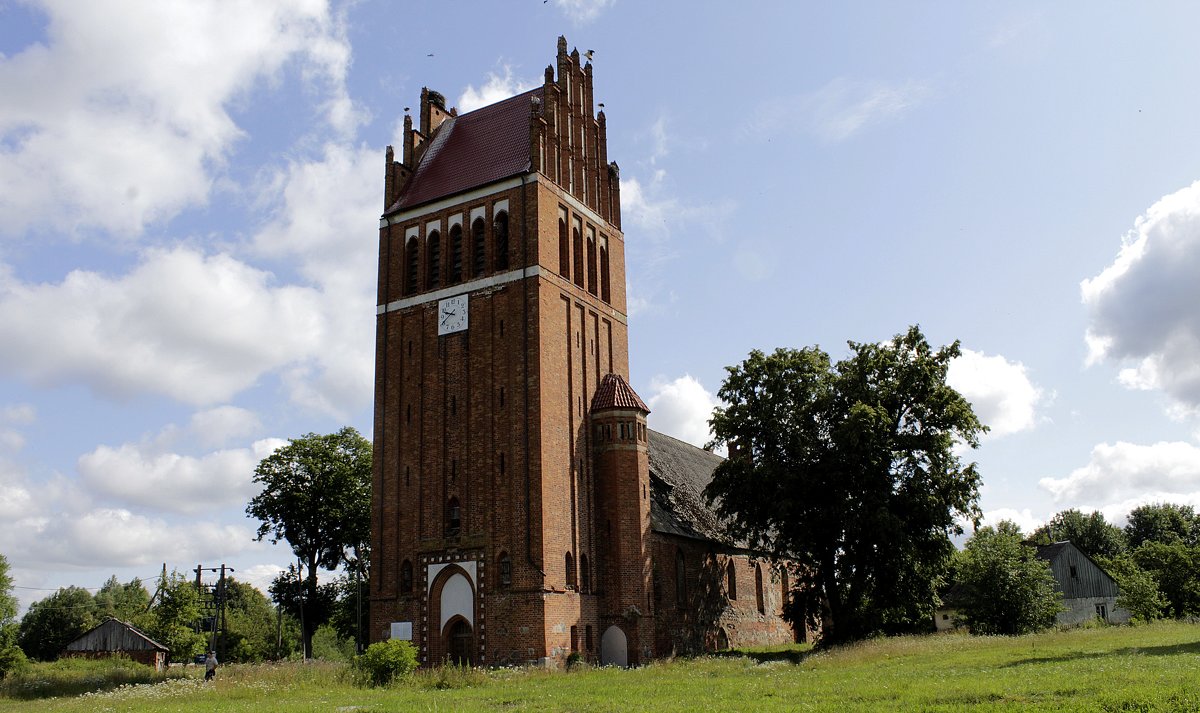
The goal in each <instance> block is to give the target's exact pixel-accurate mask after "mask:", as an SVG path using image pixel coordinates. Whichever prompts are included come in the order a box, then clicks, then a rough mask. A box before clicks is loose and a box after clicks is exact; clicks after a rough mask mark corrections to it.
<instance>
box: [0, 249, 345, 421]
mask: <svg viewBox="0 0 1200 713" xmlns="http://www.w3.org/2000/svg"><path fill="white" fill-rule="evenodd" d="M2 269H3V268H2V267H0V270H2ZM273 282H274V280H273V276H272V275H271V274H270V273H267V272H263V271H261V270H258V269H255V268H253V267H250V266H249V265H246V264H245V263H242V262H239V261H238V260H236V259H234V258H232V257H230V256H229V255H225V254H218V255H212V256H206V255H203V254H200V253H198V252H196V251H195V250H192V249H190V248H184V247H177V248H174V249H171V250H152V251H149V252H147V253H146V254H145V255H144V256H143V259H142V261H141V263H140V264H139V265H137V266H136V267H135V268H134V269H133V271H132V272H130V273H128V274H126V275H124V276H122V277H120V278H116V279H113V278H109V277H105V276H103V275H100V274H98V273H95V272H86V271H83V270H76V271H73V272H71V273H70V274H68V275H67V277H66V278H65V279H64V280H63V281H62V282H61V283H58V284H37V285H34V284H27V283H23V282H20V281H19V280H17V279H15V278H13V277H12V276H11V274H8V273H5V272H3V271H0V365H3V366H5V367H6V368H8V369H9V370H11V371H12V372H16V373H19V374H21V375H24V376H25V377H26V378H28V379H30V380H32V381H34V382H36V383H40V384H57V383H62V382H67V381H82V382H84V383H87V384H88V385H90V386H91V387H92V388H94V389H96V390H97V391H99V392H102V393H108V394H114V395H118V396H127V395H131V394H135V393H142V392H152V393H161V394H165V395H167V396H170V397H173V398H176V399H179V400H181V401H184V402H187V403H193V404H211V403H219V402H224V401H229V400H230V397H232V396H233V395H234V394H236V393H237V392H239V391H241V390H242V389H245V388H247V387H249V386H251V385H253V384H254V383H255V381H256V380H257V379H258V378H259V377H260V376H261V375H262V374H263V373H265V372H267V371H270V370H271V369H274V368H277V367H279V366H282V365H284V364H288V363H292V362H295V361H298V360H302V359H304V358H308V357H312V356H313V355H316V354H318V353H320V351H321V350H322V349H323V348H325V346H326V339H327V338H328V331H329V325H328V322H327V319H328V316H327V315H325V314H323V309H322V308H323V304H322V296H321V295H320V294H319V293H318V292H317V291H316V290H313V289H310V288H303V287H286V286H285V287H275V286H274V285H273V284H272V283H273ZM339 317H340V315H339Z"/></svg>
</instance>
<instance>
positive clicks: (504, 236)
mask: <svg viewBox="0 0 1200 713" xmlns="http://www.w3.org/2000/svg"><path fill="white" fill-rule="evenodd" d="M492 232H493V234H494V236H495V241H496V269H497V270H507V269H508V212H507V211H503V210H502V211H500V212H499V213H497V214H496V221H495V224H494V225H493V226H492Z"/></svg>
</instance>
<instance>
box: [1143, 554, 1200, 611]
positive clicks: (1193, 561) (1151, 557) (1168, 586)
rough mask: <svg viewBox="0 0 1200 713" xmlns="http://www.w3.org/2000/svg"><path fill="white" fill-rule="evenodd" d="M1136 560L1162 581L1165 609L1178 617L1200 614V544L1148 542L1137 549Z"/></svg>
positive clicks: (1159, 582)
mask: <svg viewBox="0 0 1200 713" xmlns="http://www.w3.org/2000/svg"><path fill="white" fill-rule="evenodd" d="M1133 561H1134V562H1136V563H1137V565H1138V567H1140V568H1141V569H1142V570H1143V571H1145V572H1148V573H1149V574H1150V575H1151V576H1152V577H1154V581H1155V582H1156V583H1157V584H1158V589H1159V591H1160V592H1162V595H1163V599H1165V600H1166V607H1165V612H1166V613H1167V614H1169V615H1170V616H1173V617H1175V618H1182V617H1187V616H1200V577H1198V576H1197V572H1198V571H1200V547H1189V546H1187V545H1186V544H1184V543H1182V542H1178V541H1177V542H1173V543H1170V544H1168V543H1165V542H1157V541H1153V540H1151V541H1146V542H1143V543H1142V544H1141V546H1139V547H1138V548H1137V549H1136V550H1134V551H1133Z"/></svg>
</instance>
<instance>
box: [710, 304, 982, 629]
mask: <svg viewBox="0 0 1200 713" xmlns="http://www.w3.org/2000/svg"><path fill="white" fill-rule="evenodd" d="M849 346H850V351H851V354H850V356H849V357H848V358H846V359H844V360H842V361H839V362H837V363H836V364H834V363H832V362H831V360H830V357H829V355H828V354H826V353H825V352H824V351H822V350H821V349H820V348H818V347H809V348H805V349H800V350H794V349H777V350H776V351H775V352H774V353H772V354H770V355H767V354H763V353H762V352H759V351H753V352H751V353H750V356H749V357H748V358H747V359H746V360H745V361H744V362H742V363H741V364H739V365H737V366H733V367H728V368H727V369H726V371H727V372H728V375H727V377H726V379H725V382H724V384H722V386H721V390H720V392H719V396H720V399H721V401H722V402H724V403H725V404H726V405H725V406H723V407H720V408H717V409H716V410H715V411H714V412H713V417H712V420H711V421H710V422H709V423H710V425H711V426H712V430H713V434H714V439H713V444H714V445H727V446H728V448H729V458H728V459H726V460H725V461H724V462H723V463H721V465H719V466H718V467H717V469H716V472H715V473H714V474H713V479H712V483H711V484H710V485H709V486H708V488H707V490H706V492H705V494H706V496H707V497H708V499H709V500H710V502H712V503H714V504H715V506H716V508H717V510H718V512H719V513H720V515H721V516H722V517H723V518H724V519H725V520H726V521H727V522H728V523H729V526H730V531H731V534H732V535H733V536H735V537H737V538H740V539H744V540H746V541H748V542H749V543H750V545H751V546H752V547H754V548H757V549H762V550H765V551H767V552H770V553H773V555H774V556H776V557H782V558H787V559H790V560H792V561H794V562H796V563H797V564H798V565H799V567H798V568H797V569H796V571H797V572H798V574H799V576H798V577H797V578H796V581H795V586H794V596H793V598H792V607H791V609H790V610H789V612H788V614H789V616H790V617H791V618H792V620H793V621H797V620H800V619H803V620H805V621H806V622H807V623H809V624H810V625H820V627H821V631H822V634H821V641H822V643H823V644H834V643H840V642H845V641H852V640H855V639H859V638H863V637H866V636H869V635H871V634H873V633H876V632H898V631H910V630H915V629H918V628H921V627H923V626H925V623H926V622H928V621H929V619H930V617H931V616H932V614H933V603H934V601H935V598H936V592H937V588H938V586H939V583H940V581H941V578H942V577H943V575H944V573H945V571H946V568H947V566H948V562H949V560H950V558H951V556H952V554H953V553H954V545H953V544H952V543H951V539H950V538H951V536H953V535H956V534H960V533H961V532H962V528H961V526H960V525H959V524H958V520H957V519H958V518H959V517H966V518H970V519H976V518H977V517H978V515H979V510H978V505H977V501H978V497H979V485H980V478H979V474H978V472H977V471H976V468H975V465H974V464H973V463H972V464H964V463H963V462H962V461H961V460H960V458H959V456H958V455H957V451H956V446H958V445H959V444H965V445H967V446H970V447H972V448H974V447H976V446H978V443H979V435H980V434H981V433H983V432H984V431H986V430H987V429H986V427H985V426H983V425H982V424H981V423H980V422H979V419H978V418H977V417H976V416H975V413H974V411H972V409H971V404H970V403H968V402H967V400H966V399H964V398H963V397H962V395H961V394H959V393H958V392H957V391H955V390H954V389H953V388H951V387H950V386H949V385H948V384H947V383H946V372H947V369H948V368H949V365H950V362H951V360H952V359H954V358H955V357H957V356H959V354H960V351H959V345H958V343H957V342H955V343H954V344H951V345H949V346H945V347H941V348H940V349H934V348H932V347H931V346H930V345H929V343H928V342H927V341H926V339H925V337H924V335H922V334H921V331H920V329H919V328H918V327H915V326H914V327H911V328H909V330H908V331H907V332H906V333H904V334H900V335H897V336H896V337H895V338H893V339H892V340H891V341H890V342H885V343H882V344H858V343H855V342H850V343H849Z"/></svg>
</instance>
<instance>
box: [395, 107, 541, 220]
mask: <svg viewBox="0 0 1200 713" xmlns="http://www.w3.org/2000/svg"><path fill="white" fill-rule="evenodd" d="M542 89H543V88H542V87H538V88H536V89H531V90H529V91H527V92H524V93H522V94H518V95H516V96H515V97H509V98H508V99H504V100H502V101H498V102H496V103H495V104H489V105H488V106H485V107H482V108H480V109H476V110H475V111H472V112H467V113H466V114H463V115H462V116H457V117H455V116H450V117H447V118H446V120H445V121H443V122H442V124H441V126H439V127H438V128H437V130H436V131H435V132H433V136H432V137H431V138H430V140H429V147H428V148H426V149H425V153H424V154H422V156H421V161H420V163H419V164H417V170H416V172H415V173H414V174H413V177H412V179H411V180H409V181H408V184H407V186H406V187H405V189H404V192H403V193H401V194H400V198H399V200H397V201H396V203H395V204H394V205H392V207H391V208H389V209H388V211H387V212H388V213H394V212H396V211H399V210H405V209H407V208H412V207H414V206H417V205H421V204H422V203H428V202H430V201H435V200H437V199H439V198H444V197H446V196H450V195H454V194H456V193H462V192H463V191H468V190H470V189H472V188H477V187H479V186H484V185H487V184H489V183H494V182H495V181H499V180H501V179H504V178H508V177H510V176H515V175H517V174H519V173H524V172H526V171H528V170H529V117H530V114H531V111H532V109H531V104H532V102H533V99H534V98H535V97H536V98H537V100H538V102H539V103H540V102H541V98H542Z"/></svg>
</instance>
